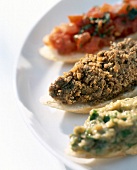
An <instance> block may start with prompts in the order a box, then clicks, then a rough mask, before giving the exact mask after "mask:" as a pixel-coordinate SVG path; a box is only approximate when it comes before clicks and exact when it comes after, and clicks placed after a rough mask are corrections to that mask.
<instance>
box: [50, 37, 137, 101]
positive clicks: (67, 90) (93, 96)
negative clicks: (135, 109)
mask: <svg viewBox="0 0 137 170" xmlns="http://www.w3.org/2000/svg"><path fill="white" fill-rule="evenodd" d="M135 85H137V42H136V41H134V40H132V39H130V38H128V39H125V40H123V41H122V42H119V43H112V44H111V46H110V48H109V49H108V50H103V51H100V52H99V53H98V54H94V55H93V54H87V55H86V56H85V57H84V58H82V59H81V60H80V61H79V62H77V63H76V64H75V65H74V67H73V68H72V69H71V70H70V71H69V72H67V73H64V75H63V76H60V77H59V78H58V79H57V80H56V81H55V83H53V84H51V86H50V88H49V94H50V96H51V97H53V98H54V99H55V100H57V101H60V102H61V103H63V104H73V103H76V102H80V103H90V102H91V103H92V104H98V103H100V102H103V101H106V100H109V99H113V98H114V97H117V96H118V95H120V94H121V93H123V92H126V91H129V90H131V89H132V88H134V86H135Z"/></svg>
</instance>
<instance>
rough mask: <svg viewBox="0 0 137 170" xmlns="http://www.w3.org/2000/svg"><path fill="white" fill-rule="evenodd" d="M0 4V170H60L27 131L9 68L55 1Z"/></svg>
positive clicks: (14, 0) (19, 0) (4, 0)
mask: <svg viewBox="0 0 137 170" xmlns="http://www.w3.org/2000/svg"><path fill="white" fill-rule="evenodd" d="M0 2H1V3H0V170H64V169H65V167H64V166H63V165H62V164H60V162H59V161H58V160H57V159H56V158H55V157H54V156H53V155H51V154H50V153H49V152H48V151H46V149H45V148H44V147H43V146H42V145H41V144H40V143H39V141H37V139H36V138H35V137H34V136H33V134H32V133H31V132H30V131H29V129H28V127H27V126H26V124H25V122H24V121H23V119H22V116H21V114H20V112H19V109H18V107H17V104H16V101H15V97H14V96H15V94H14V90H13V81H14V79H13V77H14V76H13V68H14V65H15V63H16V60H17V57H18V55H19V52H20V49H21V46H22V44H23V42H24V40H25V37H26V36H27V34H28V33H29V31H30V30H31V28H32V27H33V25H34V24H35V22H36V21H37V20H38V19H39V18H40V17H41V16H42V15H43V14H44V13H45V12H46V11H47V10H48V9H50V8H51V7H52V5H54V4H55V3H56V2H57V0H40V1H39V0H11V1H10V0H1V1H0Z"/></svg>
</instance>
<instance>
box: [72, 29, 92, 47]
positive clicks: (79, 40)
mask: <svg viewBox="0 0 137 170" xmlns="http://www.w3.org/2000/svg"><path fill="white" fill-rule="evenodd" d="M90 37H91V36H90V33H89V32H84V33H83V34H77V35H75V37H74V38H75V41H76V44H77V48H78V49H79V48H82V47H83V45H85V43H87V42H88V41H89V40H90Z"/></svg>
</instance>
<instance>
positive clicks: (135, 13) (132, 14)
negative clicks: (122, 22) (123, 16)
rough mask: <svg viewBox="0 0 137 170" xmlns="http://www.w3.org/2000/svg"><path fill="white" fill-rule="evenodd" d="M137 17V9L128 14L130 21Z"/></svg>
mask: <svg viewBox="0 0 137 170" xmlns="http://www.w3.org/2000/svg"><path fill="white" fill-rule="evenodd" d="M136 17H137V9H135V8H132V9H131V10H130V11H129V12H128V18H129V19H130V20H134V19H135V18H136Z"/></svg>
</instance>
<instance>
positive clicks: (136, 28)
mask: <svg viewBox="0 0 137 170" xmlns="http://www.w3.org/2000/svg"><path fill="white" fill-rule="evenodd" d="M132 30H133V32H136V31H137V18H136V19H135V20H134V21H133V23H132Z"/></svg>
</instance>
